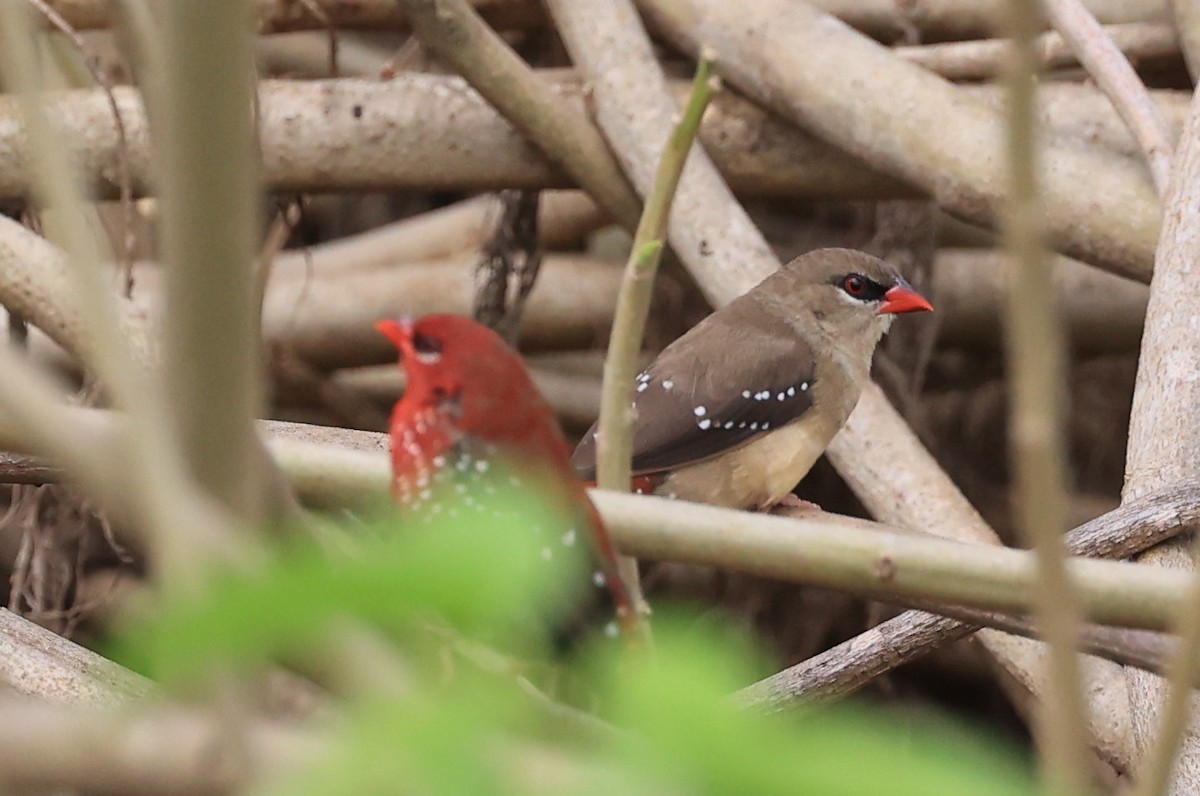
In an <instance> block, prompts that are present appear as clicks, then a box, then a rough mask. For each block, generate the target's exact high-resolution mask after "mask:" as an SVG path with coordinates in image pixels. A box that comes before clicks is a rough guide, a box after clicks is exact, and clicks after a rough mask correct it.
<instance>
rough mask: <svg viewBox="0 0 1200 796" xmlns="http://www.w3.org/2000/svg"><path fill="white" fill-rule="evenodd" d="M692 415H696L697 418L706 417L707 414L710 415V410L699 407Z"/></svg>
mask: <svg viewBox="0 0 1200 796" xmlns="http://www.w3.org/2000/svg"><path fill="white" fill-rule="evenodd" d="M692 413H693V414H695V415H696V417H704V416H705V415H706V414H708V409H707V408H706V407H703V406H697V407H696V408H695V409H693V410H692Z"/></svg>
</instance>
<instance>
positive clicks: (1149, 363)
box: [1122, 97, 1200, 794]
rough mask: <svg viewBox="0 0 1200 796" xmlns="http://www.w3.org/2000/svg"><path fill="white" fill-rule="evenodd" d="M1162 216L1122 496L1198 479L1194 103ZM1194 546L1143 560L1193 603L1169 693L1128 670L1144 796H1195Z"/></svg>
mask: <svg viewBox="0 0 1200 796" xmlns="http://www.w3.org/2000/svg"><path fill="white" fill-rule="evenodd" d="M1164 218H1165V221H1164V224H1163V234H1162V239H1161V241H1160V243H1159V248H1158V256H1157V258H1156V260H1155V265H1154V279H1153V281H1152V282H1151V283H1150V303H1149V306H1148V308H1147V310H1146V331H1145V334H1144V335H1143V337H1142V350H1141V356H1140V358H1139V360H1138V373H1137V381H1136V383H1135V386H1134V392H1133V410H1132V414H1131V416H1130V419H1129V445H1128V451H1127V454H1126V460H1125V488H1124V492H1123V495H1122V499H1123V500H1133V499H1136V498H1137V497H1138V496H1139V495H1142V494H1145V493H1146V492H1147V491H1149V490H1153V489H1159V488H1162V487H1164V486H1167V485H1170V484H1173V483H1180V482H1182V481H1184V480H1188V479H1192V478H1196V477H1197V476H1198V475H1200V457H1197V456H1196V451H1197V450H1200V316H1198V315H1197V314H1196V313H1195V312H1194V311H1193V309H1192V308H1194V307H1195V305H1196V302H1198V301H1200V239H1198V238H1197V237H1196V229H1197V225H1200V97H1195V98H1193V100H1192V108H1191V111H1190V112H1189V116H1188V122H1187V125H1186V126H1185V128H1184V133H1183V137H1182V138H1181V139H1180V146H1179V157H1178V161H1177V171H1176V173H1175V175H1174V177H1173V178H1172V181H1171V189H1170V191H1169V192H1168V194H1167V199H1166V212H1165V216H1164ZM1196 545H1200V542H1198V543H1196ZM1196 545H1194V549H1193V550H1192V554H1191V555H1189V554H1188V550H1187V546H1186V545H1185V544H1184V543H1183V542H1182V541H1177V542H1175V543H1172V544H1169V545H1163V546H1161V547H1159V548H1156V549H1154V550H1151V551H1150V552H1148V553H1146V554H1145V555H1144V556H1142V557H1141V558H1140V559H1139V560H1140V561H1143V562H1145V563H1148V564H1158V565H1160V566H1167V567H1171V568H1172V569H1185V570H1191V571H1192V575H1191V577H1192V582H1191V583H1190V585H1189V587H1188V589H1187V590H1186V595H1187V597H1188V598H1189V599H1190V600H1193V601H1195V602H1193V603H1191V604H1189V606H1188V607H1187V609H1185V610H1184V611H1182V612H1180V615H1179V617H1178V628H1177V630H1178V632H1179V634H1180V645H1179V656H1178V657H1177V658H1176V659H1175V660H1173V661H1172V663H1171V666H1170V671H1171V678H1170V679H1171V683H1170V688H1169V691H1168V690H1167V683H1165V682H1164V681H1163V680H1161V679H1159V678H1156V677H1149V676H1146V675H1144V674H1141V673H1137V672H1134V671H1132V670H1131V671H1128V672H1127V677H1126V680H1127V682H1128V684H1129V689H1130V707H1131V711H1132V715H1133V728H1134V737H1135V739H1136V741H1137V747H1138V749H1139V750H1140V751H1142V752H1143V754H1145V755H1146V756H1147V757H1146V759H1144V760H1143V761H1142V765H1141V766H1139V773H1140V774H1141V777H1142V780H1141V782H1140V783H1139V785H1138V788H1139V791H1138V792H1139V793H1141V794H1148V793H1161V792H1164V788H1165V787H1166V784H1167V783H1168V782H1170V783H1171V785H1170V792H1171V793H1191V792H1196V791H1197V790H1200V738H1198V736H1197V735H1196V734H1195V732H1196V730H1197V728H1200V725H1198V724H1197V723H1196V722H1195V721H1193V720H1192V719H1190V718H1189V714H1191V713H1192V710H1191V709H1192V706H1193V699H1192V693H1191V689H1190V687H1188V686H1187V682H1188V680H1189V679H1190V678H1189V674H1190V672H1191V671H1192V667H1194V666H1195V660H1196V658H1197V653H1198V651H1200V569H1197V568H1196V566H1195V555H1196V553H1197V552H1200V546H1196ZM1185 730H1186V732H1185ZM1173 767H1174V768H1175V774H1174V777H1173V778H1172V768H1173Z"/></svg>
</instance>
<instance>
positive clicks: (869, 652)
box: [738, 482, 1200, 711]
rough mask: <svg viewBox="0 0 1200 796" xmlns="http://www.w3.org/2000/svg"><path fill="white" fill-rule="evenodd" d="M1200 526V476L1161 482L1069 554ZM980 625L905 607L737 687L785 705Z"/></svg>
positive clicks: (755, 701) (858, 682) (1110, 550)
mask: <svg viewBox="0 0 1200 796" xmlns="http://www.w3.org/2000/svg"><path fill="white" fill-rule="evenodd" d="M1197 526H1200V483H1195V482H1193V483H1188V484H1184V485H1181V486H1176V487H1171V488H1168V489H1163V490H1160V491H1157V492H1154V493H1151V494H1148V495H1146V496H1145V497H1143V498H1140V499H1138V500H1135V501H1130V502H1128V503H1127V504H1125V505H1123V506H1121V507H1120V508H1117V509H1114V510H1113V511H1110V512H1109V513H1107V514H1105V515H1103V516H1101V517H1097V518H1096V519H1094V520H1091V521H1090V522H1087V523H1084V524H1083V525H1081V526H1079V527H1078V528H1076V529H1074V530H1073V531H1071V533H1070V534H1068V536H1067V545H1068V548H1069V549H1070V551H1071V553H1072V554H1074V555H1086V556H1099V557H1104V558H1124V557H1126V556H1129V555H1133V554H1135V553H1137V552H1139V551H1141V550H1145V549H1146V548H1148V547H1151V546H1152V545H1155V544H1158V543H1159V542H1162V541H1163V540H1165V539H1171V538H1174V537H1175V536H1176V535H1178V534H1179V533H1182V532H1186V531H1188V530H1191V529H1194V528H1196V527H1197ZM978 629H979V627H978V625H974V624H970V623H965V622H961V621H956V620H954V619H951V618H949V617H944V616H934V615H931V614H929V613H926V612H923V611H907V612H905V613H903V614H901V615H900V616H897V617H895V618H893V619H889V620H887V621H885V622H883V623H881V624H879V625H877V626H875V627H874V628H871V629H870V630H868V631H866V632H864V633H862V634H860V635H858V636H856V637H854V638H852V639H850V640H849V641H845V642H843V643H841V644H839V645H837V646H835V647H831V648H830V649H828V650H825V651H824V652H822V653H820V654H819V655H815V656H813V657H812V658H809V659H808V660H806V661H804V662H802V663H799V664H797V665H795V666H793V667H791V668H789V669H785V670H784V671H782V672H779V673H778V674H774V675H772V676H771V677H768V678H767V679H765V680H762V681H760V682H758V683H755V684H754V685H752V686H749V687H747V688H745V689H743V690H742V691H740V692H739V694H738V700H739V701H740V702H742V703H743V704H745V705H746V706H747V707H754V708H755V709H760V710H768V711H774V710H783V709H786V708H789V707H792V706H795V705H798V704H801V703H809V702H824V701H827V700H831V699H836V698H840V697H843V696H846V695H847V694H850V693H852V692H854V691H856V690H858V689H859V688H861V687H863V686H864V685H866V684H867V683H869V682H870V681H872V680H874V679H875V678H877V677H880V676H882V675H884V674H886V673H887V672H889V671H891V670H893V669H895V668H897V667H899V666H902V665H904V664H905V663H909V662H910V661H913V660H915V659H917V658H919V657H921V656H922V655H924V654H926V653H928V652H931V651H933V650H934V649H937V648H938V647H940V646H943V645H945V644H949V643H951V642H953V641H957V640H959V639H961V638H965V637H966V636H969V635H971V634H972V633H974V632H976V631H977V630H978Z"/></svg>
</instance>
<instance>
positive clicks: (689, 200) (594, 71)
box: [547, 0, 782, 306]
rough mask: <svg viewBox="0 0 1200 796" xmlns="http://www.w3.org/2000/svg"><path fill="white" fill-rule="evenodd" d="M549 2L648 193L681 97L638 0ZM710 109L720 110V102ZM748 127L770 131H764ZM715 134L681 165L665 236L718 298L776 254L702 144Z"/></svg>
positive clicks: (761, 275) (753, 280)
mask: <svg viewBox="0 0 1200 796" xmlns="http://www.w3.org/2000/svg"><path fill="white" fill-rule="evenodd" d="M547 7H548V8H549V10H550V12H551V14H552V15H553V17H554V21H555V24H556V26H557V28H558V31H559V35H560V36H562V39H563V41H564V43H565V44H566V46H567V50H568V51H569V52H570V54H571V58H572V59H573V60H574V62H575V64H576V65H577V66H578V68H579V69H580V71H581V72H582V73H583V76H584V78H585V80H586V85H587V86H588V87H589V91H590V95H591V103H590V104H591V106H592V107H593V109H594V113H595V116H596V122H597V124H599V125H600V128H601V129H602V130H604V135H605V137H606V138H607V139H608V140H609V141H610V142H611V143H612V146H613V149H614V150H615V151H616V152H617V154H618V156H619V157H620V159H621V164H622V166H623V167H624V168H625V172H626V174H628V175H629V178H630V180H632V182H633V184H634V185H635V186H636V187H637V189H638V190H639V191H640V192H641V193H642V195H646V194H647V193H648V192H649V191H650V188H651V185H653V181H654V172H655V167H656V164H657V162H658V157H659V152H660V148H661V147H662V145H663V143H664V142H665V141H666V140H667V138H668V136H670V134H671V130H672V128H673V127H674V125H675V121H676V117H677V113H678V111H677V107H678V106H677V103H676V102H673V101H672V97H671V94H672V93H673V92H672V91H671V89H670V84H669V83H668V82H667V79H666V77H665V75H664V74H663V69H662V66H661V65H660V64H659V62H658V58H657V56H656V54H655V52H654V48H653V46H652V45H651V42H650V37H649V36H648V35H647V33H646V31H645V29H643V28H642V26H641V24H640V23H639V20H638V15H637V9H636V8H635V7H634V5H633V2H632V0H551V1H550V2H549V3H548V4H547ZM717 99H718V100H719V99H720V97H718V98H717ZM707 116H708V117H709V118H710V119H711V118H713V117H715V116H717V114H716V112H715V109H714V111H713V112H710V113H709V114H707ZM733 135H734V137H735V138H739V139H740V138H742V136H744V135H746V133H744V132H741V131H739V132H737V133H733ZM750 135H752V136H753V137H755V138H757V139H758V140H763V138H765V137H769V135H768V134H767V133H766V131H765V130H762V131H761V132H760V133H758V134H754V133H751V134H750ZM718 139H719V137H718ZM712 143H715V141H714V139H709V140H708V141H707V142H706V141H705V140H704V139H701V144H702V145H703V146H702V147H697V148H696V149H695V150H694V151H693V153H692V155H691V157H689V158H688V162H687V163H686V164H685V166H684V171H683V175H682V177H681V178H680V181H679V186H678V188H677V190H676V196H675V203H674V210H673V212H672V213H671V217H670V218H669V219H668V235H667V237H668V243H669V245H670V246H671V248H672V250H673V251H674V252H675V254H676V255H677V256H678V257H679V258H680V260H681V261H682V262H683V263H684V264H685V265H686V266H687V268H688V270H689V271H691V272H692V274H693V275H695V276H696V278H697V283H698V284H699V286H700V289H701V291H702V292H703V293H704V295H705V297H706V298H707V299H708V300H709V302H710V303H712V304H713V305H714V306H720V305H722V304H725V303H727V302H729V301H732V300H733V299H734V298H735V297H737V296H739V295H741V294H742V293H744V292H745V291H747V290H749V289H750V287H752V286H753V285H755V284H757V283H758V282H760V281H762V280H763V279H765V278H766V277H767V276H768V275H769V274H770V273H772V272H773V271H774V270H775V269H776V268H778V267H779V261H778V260H777V259H776V258H775V256H774V254H773V252H772V251H771V249H770V247H769V246H768V244H767V242H766V240H765V239H764V238H763V235H762V233H761V232H760V231H759V230H758V228H757V227H755V225H754V222H753V221H752V220H751V219H750V217H749V215H748V214H747V213H746V211H745V210H744V209H743V208H742V206H741V205H740V204H738V201H737V199H736V198H735V197H734V196H733V193H732V192H731V190H730V187H729V186H728V185H726V184H725V180H724V178H723V176H722V175H721V174H720V173H719V172H718V171H717V169H716V167H715V166H714V165H713V163H712V161H711V160H710V159H709V156H708V153H707V152H706V150H705V149H704V147H705V146H708V145H709V144H712ZM780 165H781V166H782V163H781V164H780ZM767 181H768V180H764V182H767Z"/></svg>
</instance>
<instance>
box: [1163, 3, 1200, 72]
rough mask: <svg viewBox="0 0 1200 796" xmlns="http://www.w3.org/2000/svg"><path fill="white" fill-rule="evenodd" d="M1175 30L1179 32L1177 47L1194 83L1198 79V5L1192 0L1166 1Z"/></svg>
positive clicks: (1199, 66) (1199, 69) (1199, 35)
mask: <svg viewBox="0 0 1200 796" xmlns="http://www.w3.org/2000/svg"><path fill="white" fill-rule="evenodd" d="M1167 6H1168V7H1169V9H1170V12H1171V17H1172V18H1173V19H1174V22H1175V29H1176V30H1177V31H1179V33H1178V35H1179V47H1180V49H1181V50H1183V60H1184V62H1185V63H1186V64H1187V69H1188V74H1190V75H1191V77H1192V82H1193V83H1195V82H1196V79H1197V77H1200V5H1198V4H1196V3H1194V2H1192V0H1167Z"/></svg>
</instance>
